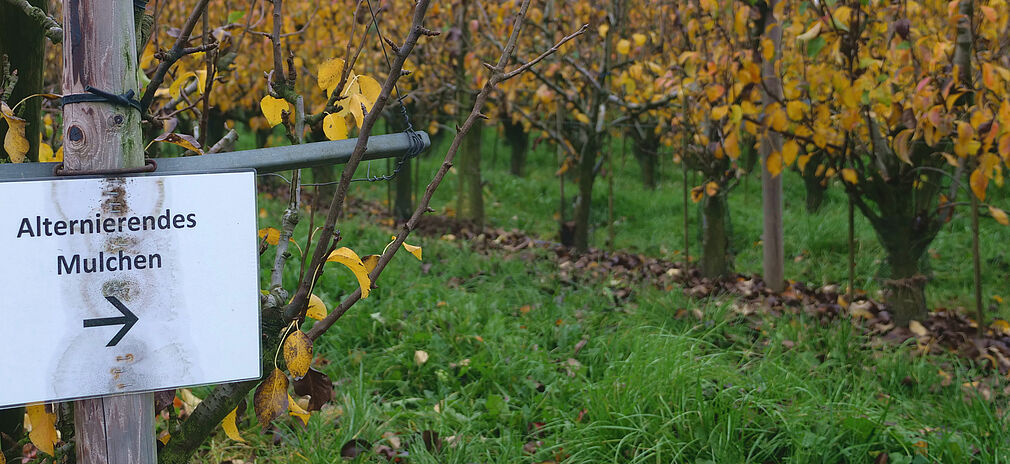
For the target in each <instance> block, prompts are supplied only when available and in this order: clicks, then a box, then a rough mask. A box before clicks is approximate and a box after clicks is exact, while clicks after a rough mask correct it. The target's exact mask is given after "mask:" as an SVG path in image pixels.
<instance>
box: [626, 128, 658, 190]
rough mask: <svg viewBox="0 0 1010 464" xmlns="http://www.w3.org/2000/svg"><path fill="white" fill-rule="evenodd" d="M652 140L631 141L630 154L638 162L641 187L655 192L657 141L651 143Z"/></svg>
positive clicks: (636, 139) (635, 139)
mask: <svg viewBox="0 0 1010 464" xmlns="http://www.w3.org/2000/svg"><path fill="white" fill-rule="evenodd" d="M652 141H653V140H652V138H651V137H650V138H647V139H645V140H639V139H638V138H637V137H636V138H634V139H633V143H632V147H631V149H632V152H633V153H634V154H635V159H636V160H638V166H639V167H640V168H641V169H642V186H643V187H645V188H647V189H649V190H656V184H657V180H656V168H657V166H658V165H659V144H658V142H659V140H658V139H657V140H655V142H656V143H655V144H653V143H650V142H652Z"/></svg>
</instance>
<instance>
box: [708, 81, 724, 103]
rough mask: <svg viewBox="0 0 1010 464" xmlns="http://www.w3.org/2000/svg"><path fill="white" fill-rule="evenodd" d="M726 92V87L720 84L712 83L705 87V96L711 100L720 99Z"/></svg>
mask: <svg viewBox="0 0 1010 464" xmlns="http://www.w3.org/2000/svg"><path fill="white" fill-rule="evenodd" d="M724 93H726V88H725V87H723V86H721V85H719V84H715V85H711V86H709V87H708V88H707V89H705V96H706V97H707V98H708V101H710V102H714V101H716V100H718V99H719V97H721V96H722V95H723V94H724Z"/></svg>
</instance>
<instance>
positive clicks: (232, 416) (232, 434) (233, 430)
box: [221, 408, 245, 443]
mask: <svg viewBox="0 0 1010 464" xmlns="http://www.w3.org/2000/svg"><path fill="white" fill-rule="evenodd" d="M237 415H238V408H235V409H232V410H231V412H229V413H228V415H227V416H224V420H223V421H221V428H222V429H224V434H225V435H227V436H228V438H231V439H232V440H235V441H240V442H242V443H245V440H244V439H242V434H240V433H238V426H237V425H236V424H235V421H236V419H237V418H238V417H237Z"/></svg>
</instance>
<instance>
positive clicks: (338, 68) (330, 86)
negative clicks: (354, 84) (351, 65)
mask: <svg viewBox="0 0 1010 464" xmlns="http://www.w3.org/2000/svg"><path fill="white" fill-rule="evenodd" d="M343 72H344V60H342V59H340V58H336V59H332V60H330V61H327V62H325V63H323V64H321V65H320V66H319V71H318V72H317V73H316V76H318V77H317V79H318V84H319V88H320V89H323V90H325V91H326V94H327V95H332V94H333V92H334V91H335V90H337V86H338V85H340V78H341V77H342V75H343Z"/></svg>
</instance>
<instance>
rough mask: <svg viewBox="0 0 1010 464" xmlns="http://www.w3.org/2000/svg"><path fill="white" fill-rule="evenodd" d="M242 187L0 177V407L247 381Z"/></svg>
mask: <svg viewBox="0 0 1010 464" xmlns="http://www.w3.org/2000/svg"><path fill="white" fill-rule="evenodd" d="M255 182H256V180H255V173H254V172H252V171H243V172H222V173H206V174H186V175H168V176H153V175H152V176H127V177H108V178H72V177H70V178H62V179H58V180H37V181H23V182H2V183H0V198H2V200H0V285H2V288H3V295H2V296H0V340H2V349H0V408H2V407H6V406H14V405H20V404H26V403H32V402H39V401H57V400H68V399H76V398H83V397H90V396H104V395H111V394H119V393H133V392H141V391H151V390H162V389H168V388H176V387H183V386H191V385H201V384H211V383H222V382H231V381H238V380H246V379H252V378H257V377H259V375H260V337H259V333H260V330H259V257H258V254H257V237H256V188H255Z"/></svg>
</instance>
